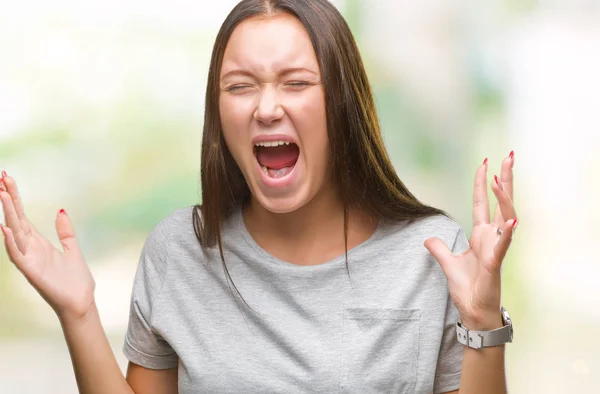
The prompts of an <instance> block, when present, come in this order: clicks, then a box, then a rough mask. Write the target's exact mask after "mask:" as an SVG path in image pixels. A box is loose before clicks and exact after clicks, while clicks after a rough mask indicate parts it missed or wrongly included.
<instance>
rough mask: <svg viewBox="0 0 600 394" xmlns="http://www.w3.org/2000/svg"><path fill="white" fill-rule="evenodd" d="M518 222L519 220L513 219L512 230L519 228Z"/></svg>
mask: <svg viewBox="0 0 600 394" xmlns="http://www.w3.org/2000/svg"><path fill="white" fill-rule="evenodd" d="M518 221H519V219H513V224H512V226H510V228H511V229H513V230H514V228H515V227H517V223H518Z"/></svg>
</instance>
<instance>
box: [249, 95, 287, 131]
mask: <svg viewBox="0 0 600 394" xmlns="http://www.w3.org/2000/svg"><path fill="white" fill-rule="evenodd" d="M283 114H284V111H283V108H282V107H281V104H280V103H279V101H278V97H277V90H276V89H274V88H264V89H262V90H261V93H260V98H259V101H258V105H257V106H256V109H255V111H254V119H256V120H257V121H259V122H261V123H263V124H265V125H270V124H272V123H273V122H276V121H278V120H279V119H281V118H282V117H283Z"/></svg>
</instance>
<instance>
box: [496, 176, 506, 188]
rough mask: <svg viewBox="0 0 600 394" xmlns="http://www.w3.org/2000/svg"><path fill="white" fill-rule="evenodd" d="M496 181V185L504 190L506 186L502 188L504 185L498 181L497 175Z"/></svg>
mask: <svg viewBox="0 0 600 394" xmlns="http://www.w3.org/2000/svg"><path fill="white" fill-rule="evenodd" d="M494 180H495V181H496V185H498V187H499V188H500V190H504V186H502V183H500V179H498V176H497V175H494Z"/></svg>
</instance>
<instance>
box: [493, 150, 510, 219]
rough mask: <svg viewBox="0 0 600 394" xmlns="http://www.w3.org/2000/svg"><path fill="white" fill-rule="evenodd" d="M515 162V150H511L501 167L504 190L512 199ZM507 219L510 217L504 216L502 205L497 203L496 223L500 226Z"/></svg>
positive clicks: (501, 180)
mask: <svg viewBox="0 0 600 394" xmlns="http://www.w3.org/2000/svg"><path fill="white" fill-rule="evenodd" d="M514 163H515V152H514V151H511V152H510V154H509V155H508V157H506V158H505V159H504V160H503V161H502V167H501V169H500V182H501V183H502V186H503V187H504V190H505V191H506V193H507V194H508V196H509V197H510V199H511V200H512V199H513V190H514V184H513V167H514ZM507 219H509V218H503V217H502V212H501V211H500V206H499V205H498V204H497V205H496V208H495V210H494V223H496V224H497V225H498V226H502V224H503V223H504V222H505V221H506V220H507Z"/></svg>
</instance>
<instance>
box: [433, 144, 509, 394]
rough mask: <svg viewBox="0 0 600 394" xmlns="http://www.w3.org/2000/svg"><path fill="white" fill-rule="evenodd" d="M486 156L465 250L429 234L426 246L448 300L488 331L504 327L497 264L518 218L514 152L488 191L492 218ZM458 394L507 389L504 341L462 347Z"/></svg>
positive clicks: (469, 323) (471, 325)
mask: <svg viewBox="0 0 600 394" xmlns="http://www.w3.org/2000/svg"><path fill="white" fill-rule="evenodd" d="M487 162H488V161H487V159H486V160H485V161H484V162H483V164H482V165H481V166H480V167H479V168H478V170H477V174H476V177H475V187H474V198H473V200H474V202H473V224H474V227H473V231H472V233H471V238H470V240H469V242H468V248H467V250H465V251H464V252H462V253H461V254H454V253H452V252H451V251H450V250H449V249H448V247H447V246H446V245H445V244H444V243H443V241H441V240H440V239H436V238H430V239H428V240H427V241H425V247H426V248H427V249H428V250H429V251H430V252H431V254H432V255H433V256H434V257H435V258H436V260H437V261H438V262H439V263H440V266H441V268H442V271H444V274H445V275H446V278H447V279H448V289H449V292H450V296H451V298H452V301H453V302H454V304H455V305H456V308H457V309H458V311H459V313H460V316H461V320H462V322H463V324H464V326H465V327H467V328H468V329H469V330H476V331H489V330H493V329H496V328H500V327H502V326H503V322H502V317H501V313H500V305H501V302H500V299H501V287H502V286H501V272H500V271H501V270H500V269H501V266H502V262H503V260H504V257H505V255H506V252H507V251H508V248H509V246H510V244H511V242H512V238H513V233H514V230H515V227H516V225H517V217H516V212H515V209H514V205H513V202H512V197H513V172H512V168H513V164H514V153H513V152H511V154H510V155H509V156H508V157H507V158H506V159H505V160H504V161H503V163H502V169H501V176H500V178H498V177H496V176H494V181H493V182H492V185H491V186H492V191H493V192H494V194H495V195H496V198H497V199H498V205H497V206H496V209H495V213H494V217H493V219H491V218H490V214H489V205H488V204H489V202H488V196H487V180H486V173H487ZM459 392H460V393H461V394H475V393H482V392H485V393H490V394H496V393H498V394H499V393H506V392H507V384H506V377H505V367H504V345H501V346H494V347H486V348H483V349H472V348H470V347H468V346H463V362H462V371H461V380H460V390H459Z"/></svg>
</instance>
